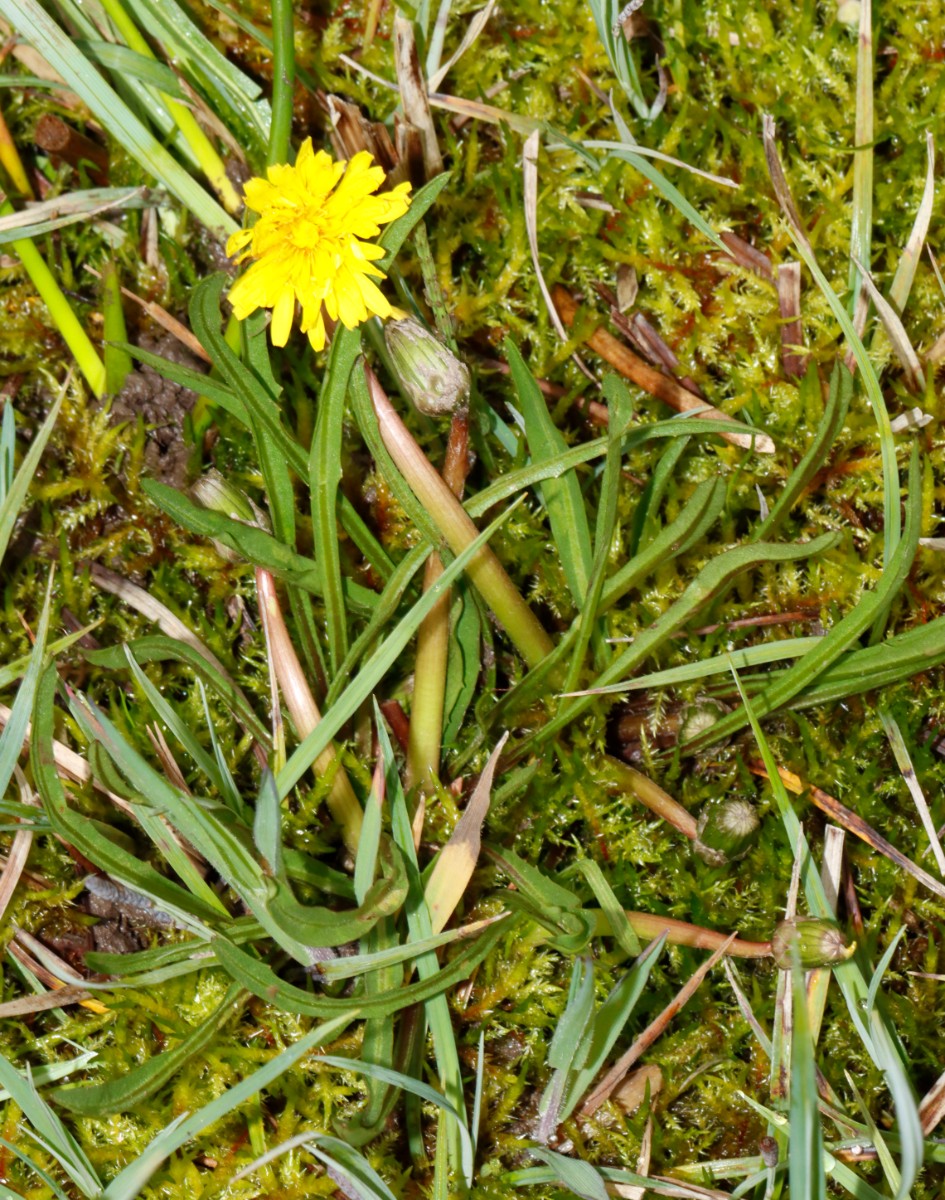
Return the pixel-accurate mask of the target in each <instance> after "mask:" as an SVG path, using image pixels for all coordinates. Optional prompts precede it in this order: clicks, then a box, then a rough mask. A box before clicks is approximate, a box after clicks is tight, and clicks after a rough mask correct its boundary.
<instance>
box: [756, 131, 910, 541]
mask: <svg viewBox="0 0 945 1200" xmlns="http://www.w3.org/2000/svg"><path fill="white" fill-rule="evenodd" d="M763 136H764V146H765V155H766V157H767V159H768V172H769V174H770V176H771V182H772V184H773V185H774V190H775V193H776V195H777V197H778V201H779V203H780V205H781V208H782V210H783V212H784V214H785V216H786V217H787V219H788V224H789V226H790V229H791V236H792V237H793V238H794V244H795V245H796V246H797V250H798V253H799V254H800V256H801V258H802V259H803V260H804V263H805V264H806V266H807V269H808V270H809V271H810V273H811V275H812V276H813V277H814V281H815V282H816V284H817V286H818V287H819V288H820V291H821V293H822V294H823V297H824V299H825V300H826V301H827V303H828V305H829V306H830V311H831V312H832V313H833V315H834V319H835V320H836V322H837V324H838V325H839V326H840V328H841V329H842V331H843V334H844V336H845V337H846V339H847V342H848V344H849V346H850V350H851V351H852V353H853V356H854V358H855V359H856V364H857V366H858V367H859V368H860V374H861V376H862V379H863V386H864V388H865V389H866V395H867V398H868V399H869V402H870V407H871V408H872V410H873V418H874V420H875V421H876V427H877V430H878V432H879V444H880V454H881V456H882V461H883V520H884V524H883V533H884V537H883V547H884V551H883V553H884V558H885V561H886V562H887V563H888V562H889V561H890V560H891V558H892V556H893V554H894V552H895V549H896V546H897V545H898V543H899V538H900V536H901V532H902V521H901V516H900V512H899V504H900V498H899V468H898V466H897V464H896V446H895V442H894V441H893V435H892V430H891V429H890V427H889V413H888V412H887V411H886V401H885V399H884V398H883V393H882V389H881V388H880V385H879V378H878V376H877V374H876V370H875V368H874V367H873V364H872V362H871V360H870V357H869V354H868V353H867V351H866V347H865V346H864V345H863V342H862V339H861V338H860V336H859V334H858V333H857V331H856V329H855V327H854V325H853V322H852V320H851V319H850V315H849V313H848V312H847V310H846V309H845V308H844V307H843V303H842V302H841V300H840V297H839V296H838V295H837V293H836V292H835V291H834V290H833V288H832V287H831V286H830V283H829V281H828V279H827V277H826V276H825V275H824V273H823V271H822V270H821V269H820V266H819V264H818V262H817V258H816V256H815V254H814V250H813V247H812V246H811V244H810V241H809V240H808V237H807V234H806V233H805V232H804V227H803V225H802V224H801V219H800V217H799V215H798V212H797V208H796V207H795V204H794V198H793V197H792V195H791V190H790V188H789V187H788V184H787V180H786V179H785V176H784V169H783V168H782V166H781V162H780V159H779V158H778V152H777V147H776V145H775V141H774V121H773V119H772V118H771V117H770V116H768V115H767V114H765V117H764V121H763ZM866 259H867V260H868V259H869V254H868V253H867V255H866Z"/></svg>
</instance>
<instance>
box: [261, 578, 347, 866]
mask: <svg viewBox="0 0 945 1200" xmlns="http://www.w3.org/2000/svg"><path fill="white" fill-rule="evenodd" d="M256 592H257V594H258V596H259V609H260V613H261V614H262V619H263V624H264V627H265V630H266V640H267V642H268V643H269V647H270V652H271V655H272V662H273V666H274V668H275V675H276V679H277V681H278V683H279V687H280V688H281V689H282V695H283V697H284V698H285V703H286V708H288V710H289V713H290V715H291V717H292V723H293V724H294V725H295V732H296V733H297V734H298V737H299V740H301V739H303V738H305V737H307V736H308V734H310V733H311V732H312V730H313V729H314V728H315V726H316V725H317V724H318V723H319V721H320V720H321V719H322V715H321V713H320V712H319V711H318V705H317V704H316V703H315V699H314V697H313V696H312V692H311V689H310V688H309V686H308V681H307V680H306V678H305V672H304V671H303V670H302V664H301V663H300V662H299V658H298V655H297V654H296V652H295V647H294V646H293V645H292V639H291V638H290V637H289V631H288V629H286V625H285V621H284V619H283V616H282V609H281V607H280V605H279V597H278V596H277V594H276V585H275V580H274V579H273V577H272V575H270V573H269V572H268V571H265V570H263V569H262V567H257V568H256ZM315 771H316V774H317V775H319V776H322V775H330V776H333V778H332V782H331V789H330V791H329V793H328V797H327V803H328V810H329V812H330V813H331V815H332V816H333V817H334V819H335V820H336V821H337V822H338V824H339V825H340V826H341V833H342V837H343V838H344V842H345V845H346V846H347V847H348V849H349V850H350V851H351V853H352V854H354V853H355V852H356V851H357V848H358V839H359V837H360V836H361V823H362V820H363V817H364V814H363V811H362V809H361V805H360V804H359V803H358V798H357V796H355V794H354V789H353V788H352V787H351V782H350V780H349V779H348V775H347V773H346V771H345V769H344V767H343V766H342V765H341V763H340V762H339V761H338V752H337V751H336V749H335V747H334V746H333V745H329V746H327V747H326V749H324V750H323V751H322V752H321V754H320V755H319V756H318V758H316V759H315Z"/></svg>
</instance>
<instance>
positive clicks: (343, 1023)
mask: <svg viewBox="0 0 945 1200" xmlns="http://www.w3.org/2000/svg"><path fill="white" fill-rule="evenodd" d="M350 1024H351V1017H349V1016H347V1015H342V1016H338V1017H335V1018H334V1019H333V1020H330V1021H326V1022H325V1023H324V1024H322V1025H317V1026H316V1027H315V1028H314V1029H311V1030H309V1032H308V1033H307V1034H305V1035H304V1037H301V1038H299V1040H298V1041H297V1042H294V1043H293V1044H292V1045H291V1046H289V1047H288V1049H286V1050H283V1051H282V1053H281V1054H278V1055H276V1057H275V1058H273V1059H272V1060H271V1061H270V1062H268V1063H266V1065H265V1066H263V1067H260V1068H259V1069H258V1070H256V1071H254V1072H253V1074H252V1075H248V1076H247V1077H246V1078H245V1079H243V1080H241V1081H240V1082H239V1083H238V1084H236V1085H235V1086H234V1087H231V1088H229V1089H228V1090H227V1091H225V1092H224V1093H223V1095H222V1096H220V1097H218V1098H217V1099H216V1100H213V1101H211V1103H210V1104H206V1105H204V1107H203V1108H201V1109H200V1110H199V1112H196V1113H193V1114H190V1115H187V1114H181V1116H180V1117H179V1118H178V1119H177V1120H176V1121H175V1122H174V1123H173V1124H172V1125H171V1126H169V1127H168V1128H167V1129H165V1130H164V1131H163V1132H162V1133H160V1134H158V1136H157V1137H156V1138H155V1139H154V1141H152V1142H151V1144H150V1145H149V1146H148V1148H147V1150H145V1151H144V1153H143V1154H141V1155H139V1156H138V1158H136V1159H135V1160H134V1162H132V1163H130V1164H129V1165H128V1166H127V1167H125V1168H124V1170H123V1171H121V1173H120V1174H119V1175H117V1176H116V1177H115V1178H114V1179H113V1180H112V1181H111V1183H110V1184H109V1185H108V1187H107V1188H106V1189H105V1190H104V1192H102V1193H101V1200H136V1198H137V1197H138V1195H139V1193H140V1192H141V1190H142V1188H143V1187H144V1185H145V1184H146V1183H147V1181H148V1179H149V1178H150V1177H151V1175H152V1174H153V1173H154V1172H155V1171H156V1170H157V1168H158V1167H159V1166H160V1165H161V1163H162V1162H163V1161H164V1159H165V1158H169V1157H170V1155H172V1154H174V1153H175V1152H176V1151H177V1150H179V1149H180V1148H181V1147H182V1146H183V1145H185V1143H187V1142H188V1141H190V1139H191V1138H192V1137H195V1136H196V1135H197V1134H198V1133H200V1132H201V1131H202V1130H204V1129H207V1128H209V1127H210V1126H211V1125H214V1124H216V1122H217V1121H220V1120H222V1119H223V1117H225V1116H227V1114H228V1113H231V1112H232V1111H233V1110H234V1109H236V1108H239V1106H240V1105H242V1104H245V1103H246V1101H248V1100H250V1099H251V1098H252V1097H253V1096H255V1095H256V1094H257V1093H259V1092H261V1091H262V1090H263V1088H265V1087H267V1086H268V1085H269V1084H270V1083H272V1082H273V1080H275V1079H278V1078H279V1076H280V1075H283V1074H285V1072H286V1071H289V1070H291V1068H292V1067H294V1066H295V1064H296V1063H298V1062H300V1061H301V1060H302V1059H303V1058H304V1057H305V1056H306V1055H307V1054H308V1053H309V1052H310V1051H311V1050H313V1049H315V1047H316V1046H322V1045H324V1044H325V1043H326V1042H330V1041H332V1040H333V1039H334V1038H336V1037H338V1036H339V1035H340V1034H341V1033H342V1031H343V1030H344V1029H346V1028H347V1026H348V1025H350Z"/></svg>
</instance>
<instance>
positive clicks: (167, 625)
mask: <svg viewBox="0 0 945 1200" xmlns="http://www.w3.org/2000/svg"><path fill="white" fill-rule="evenodd" d="M89 575H90V577H91V579H92V582H93V583H94V584H95V586H96V587H99V588H101V589H102V591H103V592H110V593H111V595H113V596H117V597H118V598H119V600H124V602H125V604H127V605H128V606H129V608H133V609H134V610H135V611H136V612H139V613H141V615H142V616H143V617H147V618H148V620H149V621H153V622H154V624H155V625H157V627H158V628H159V629H160V630H161V632H162V633H166V634H167V636H168V637H171V638H176V639H177V640H178V641H180V642H185V643H186V644H187V645H188V646H190V647H191V648H192V649H193V650H196V651H197V653H198V654H200V655H202V656H203V657H204V658H205V659H206V660H207V662H208V663H210V664H211V665H212V666H214V667H216V669H217V670H218V671H219V672H220V673H221V674H222V675H223V676H224V677H225V678H226V679H227V680H230V675H229V672H228V671H227V669H226V668H225V667H224V665H223V663H221V662H220V660H219V659H218V658H217V657H216V655H215V654H214V653H213V652H212V651H211V650H208V649H207V647H206V646H205V645H204V644H203V642H202V641H201V640H200V638H199V637H197V635H196V634H195V633H194V631H193V630H192V629H189V628H188V627H187V626H186V625H185V624H184V622H183V621H182V620H181V619H180V617H178V616H175V614H174V613H172V612H171V610H170V609H169V608H168V607H167V605H165V604H162V603H161V602H160V600H156V599H155V598H154V597H153V596H152V595H151V594H150V593H149V592H146V591H145V590H144V588H140V587H138V585H137V584H135V583H132V582H131V581H130V580H128V579H125V578H124V576H122V575H117V574H116V573H115V572H114V571H109V570H108V569H107V567H103V566H102V565H101V564H100V563H91V564H90V566H89ZM231 682H232V681H231ZM233 686H234V687H236V684H235V683H234V684H233Z"/></svg>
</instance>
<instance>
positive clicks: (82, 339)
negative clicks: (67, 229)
mask: <svg viewBox="0 0 945 1200" xmlns="http://www.w3.org/2000/svg"><path fill="white" fill-rule="evenodd" d="M0 165H2V166H3V169H4V170H5V171H6V173H7V175H9V177H10V180H11V182H12V183H13V185H14V186H15V187H16V189H17V190H18V191H20V192H22V194H23V195H24V196H26V197H27V198H29V197H31V196H32V195H33V190H32V188H31V187H30V182H29V177H28V176H27V174H26V171H25V170H24V168H23V162H22V160H21V159H20V156H19V153H18V152H17V148H16V145H15V144H14V141H13V138H12V137H11V136H10V130H9V128H8V127H7V123H6V121H4V119H3V117H2V116H0ZM14 211H15V210H14V208H13V205H12V204H11V203H10V201H9V200H4V201H3V203H2V204H0V216H3V217H7V216H9V215H10V214H11V213H13V212H14ZM11 246H12V248H13V252H14V254H16V256H17V257H18V258H19V260H20V262H21V263H22V264H23V269H24V270H25V271H26V273H27V275H29V277H30V281H31V282H32V284H33V287H34V288H36V290H37V292H38V293H39V295H40V298H41V299H42V301H43V303H44V304H45V305H46V307H47V308H48V309H49V315H50V316H51V317H52V319H53V323H54V324H55V326H56V328H57V329H58V330H59V333H60V334H61V336H62V339H63V341H64V342H65V343H66V345H67V346H68V347H69V350H70V351H71V352H72V357H73V358H74V359H75V361H76V363H77V364H78V367H79V370H80V371H81V372H82V374H83V375H84V377H85V381H86V383H87V384H88V385H89V387H90V388H91V389H92V391H93V393H94V394H95V395H96V397H98V398H99V399H101V398H102V396H104V395H105V367H104V365H103V363H102V360H101V358H100V357H99V354H98V351H97V350H96V349H95V346H94V345H93V344H92V341H91V339H90V338H89V335H88V334H87V333H86V332H85V329H84V328H83V326H82V324H81V322H80V321H79V318H78V317H77V316H76V315H75V312H74V311H73V309H72V305H71V304H70V303H69V301H68V300H67V299H66V297H65V295H64V293H63V291H62V289H61V288H60V286H59V284H58V283H57V282H56V278H55V276H54V275H53V273H52V271H50V269H49V267H48V266H47V265H46V260H45V259H44V258H43V256H42V255H41V254H40V252H39V251H38V250H37V249H36V247H35V246H34V245H33V243H32V241H31V240H30V239H29V238H18V239H17V240H16V241H15V242H11Z"/></svg>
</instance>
